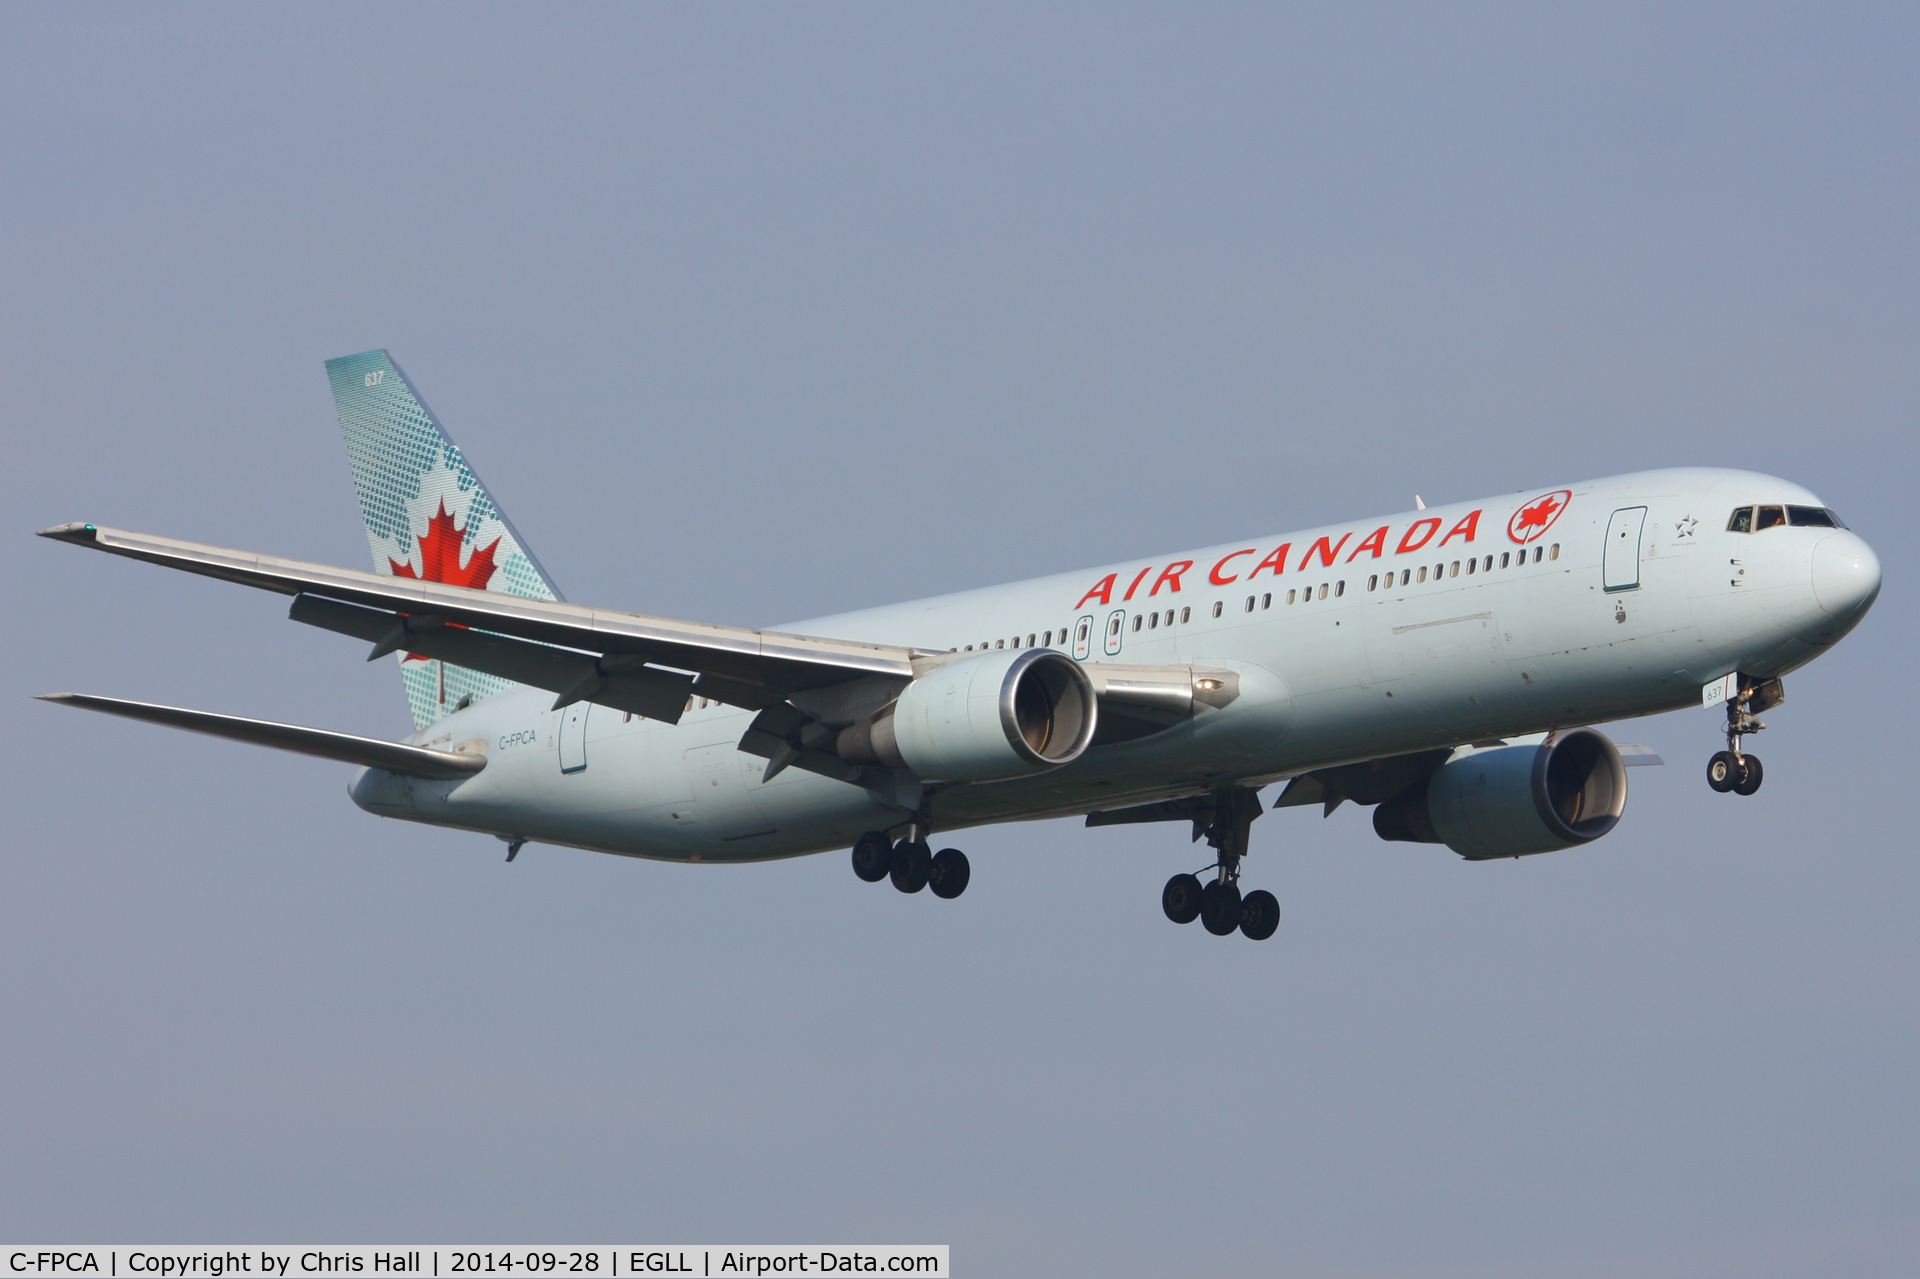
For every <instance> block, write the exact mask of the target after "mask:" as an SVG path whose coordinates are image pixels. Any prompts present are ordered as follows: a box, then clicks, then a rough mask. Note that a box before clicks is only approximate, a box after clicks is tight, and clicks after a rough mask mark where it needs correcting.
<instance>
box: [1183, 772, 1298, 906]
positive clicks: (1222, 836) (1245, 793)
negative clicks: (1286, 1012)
mask: <svg viewBox="0 0 1920 1279" xmlns="http://www.w3.org/2000/svg"><path fill="white" fill-rule="evenodd" d="M1259 815H1260V799H1259V796H1258V795H1257V794H1256V793H1255V792H1254V791H1251V790H1246V789H1242V788H1235V789H1232V790H1227V791H1221V792H1218V793H1217V794H1216V795H1215V796H1214V802H1213V814H1212V818H1211V820H1210V821H1209V822H1208V824H1207V825H1206V826H1205V827H1203V828H1201V833H1203V834H1205V835H1206V837H1207V843H1208V844H1209V845H1210V846H1212V848H1213V849H1214V851H1215V853H1216V854H1217V855H1218V859H1217V860H1216V861H1215V862H1214V866H1213V869H1214V878H1213V882H1212V883H1209V884H1206V885H1204V886H1203V885H1202V884H1201V883H1200V877H1199V876H1198V875H1175V876H1174V877H1173V878H1172V879H1169V880H1168V881H1167V886H1166V887H1165V888H1163V889H1162V890H1161V891H1160V909H1161V910H1162V911H1164V912H1166V916H1167V918H1168V919H1171V920H1172V921H1173V922H1174V923H1176V924H1190V923H1192V922H1193V921H1194V920H1196V919H1198V920H1199V921H1200V926H1201V927H1202V928H1205V929H1206V930H1207V931H1208V932H1210V933H1212V934H1213V935H1214V936H1215V937H1227V936H1231V935H1232V934H1233V933H1236V932H1239V933H1243V934H1245V935H1246V936H1247V937H1250V938H1252V939H1253V940H1254V941H1265V940H1266V939H1267V938H1269V937H1271V936H1273V934H1274V930H1276V929H1277V928H1279V927H1280V902H1279V899H1278V898H1276V897H1275V896H1274V895H1273V894H1272V893H1270V892H1268V891H1267V890H1266V889H1264V888H1257V889H1255V890H1254V891H1253V892H1250V893H1247V894H1245V895H1244V896H1243V895H1242V894H1241V892H1240V859H1241V858H1243V857H1245V856H1246V855H1247V828H1248V827H1249V826H1250V825H1252V823H1253V819H1254V818H1256V817H1258V816H1259ZM1199 824H1200V820H1199V819H1198V818H1196V819H1195V821H1194V825H1195V826H1199Z"/></svg>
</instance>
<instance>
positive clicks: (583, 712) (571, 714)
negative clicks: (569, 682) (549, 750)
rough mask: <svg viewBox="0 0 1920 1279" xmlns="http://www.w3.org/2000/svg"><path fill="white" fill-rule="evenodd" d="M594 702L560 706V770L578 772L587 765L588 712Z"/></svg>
mask: <svg viewBox="0 0 1920 1279" xmlns="http://www.w3.org/2000/svg"><path fill="white" fill-rule="evenodd" d="M592 709H593V703H592V702H575V703H574V704H573V705H571V706H563V707H561V708H560V771H561V772H563V773H578V772H581V771H583V770H584V769H585V768H586V766H587V712H588V711H590V710H592Z"/></svg>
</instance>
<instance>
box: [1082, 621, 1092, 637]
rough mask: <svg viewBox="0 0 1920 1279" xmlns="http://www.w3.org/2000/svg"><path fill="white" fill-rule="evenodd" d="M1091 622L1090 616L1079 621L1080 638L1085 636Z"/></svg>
mask: <svg viewBox="0 0 1920 1279" xmlns="http://www.w3.org/2000/svg"><path fill="white" fill-rule="evenodd" d="M1092 622H1093V619H1092V618H1090V617H1089V618H1083V619H1082V620H1081V622H1080V638H1081V639H1085V638H1087V632H1088V630H1089V629H1090V628H1091V625H1092Z"/></svg>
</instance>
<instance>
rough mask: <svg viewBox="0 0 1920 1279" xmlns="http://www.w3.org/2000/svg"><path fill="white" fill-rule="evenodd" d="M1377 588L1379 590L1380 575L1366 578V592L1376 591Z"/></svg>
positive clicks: (1376, 574)
mask: <svg viewBox="0 0 1920 1279" xmlns="http://www.w3.org/2000/svg"><path fill="white" fill-rule="evenodd" d="M1379 588H1380V575H1379V574H1378V573H1375V574H1373V575H1371V576H1370V577H1368V578H1367V589H1368V590H1370V591H1373V590H1378V589H1379Z"/></svg>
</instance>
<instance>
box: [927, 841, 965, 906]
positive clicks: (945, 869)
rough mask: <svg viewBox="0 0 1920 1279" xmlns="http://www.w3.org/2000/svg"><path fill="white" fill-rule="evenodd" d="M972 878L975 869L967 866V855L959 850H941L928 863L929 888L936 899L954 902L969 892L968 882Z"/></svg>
mask: <svg viewBox="0 0 1920 1279" xmlns="http://www.w3.org/2000/svg"><path fill="white" fill-rule="evenodd" d="M923 847H924V845H923ZM972 878H973V867H972V866H970V865H968V864H967V855H966V854H965V853H963V852H961V851H960V850H959V849H957V848H943V849H941V850H940V851H939V852H937V853H935V854H934V855H933V860H932V861H931V862H929V863H928V867H927V887H928V888H931V889H932V890H933V895H934V896H935V897H941V898H945V899H946V900H948V901H951V900H953V899H954V898H955V897H958V896H959V895H960V894H961V893H964V892H966V891H967V881H968V880H970V879H972Z"/></svg>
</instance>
